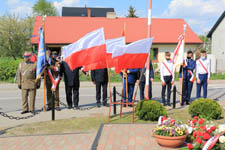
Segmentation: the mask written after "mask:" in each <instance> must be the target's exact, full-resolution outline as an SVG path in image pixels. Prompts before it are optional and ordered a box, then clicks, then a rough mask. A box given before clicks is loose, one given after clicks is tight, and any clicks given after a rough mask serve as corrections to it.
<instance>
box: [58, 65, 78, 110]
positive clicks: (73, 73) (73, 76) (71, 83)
mask: <svg viewBox="0 0 225 150" xmlns="http://www.w3.org/2000/svg"><path fill="white" fill-rule="evenodd" d="M60 66H61V67H60V76H61V77H62V76H63V75H64V82H65V91H66V101H67V105H68V108H69V109H71V108H72V107H73V105H74V109H79V88H80V79H79V70H80V69H81V67H78V68H75V69H74V70H71V69H70V67H69V66H68V64H67V63H66V62H64V61H62V62H61V65H60ZM72 95H73V103H72Z"/></svg>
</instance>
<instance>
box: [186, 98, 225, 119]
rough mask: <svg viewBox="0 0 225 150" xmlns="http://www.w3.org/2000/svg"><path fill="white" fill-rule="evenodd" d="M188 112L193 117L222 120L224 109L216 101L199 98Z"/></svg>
mask: <svg viewBox="0 0 225 150" xmlns="http://www.w3.org/2000/svg"><path fill="white" fill-rule="evenodd" d="M188 112H189V114H190V115H191V116H192V117H193V116H199V117H203V118H206V119H209V120H210V119H220V118H221V116H222V112H223V109H222V108H221V106H220V105H219V104H218V103H217V102H216V101H215V100H212V99H204V98H199V99H198V100H195V101H194V102H193V103H192V104H191V105H190V106H189V108H188Z"/></svg>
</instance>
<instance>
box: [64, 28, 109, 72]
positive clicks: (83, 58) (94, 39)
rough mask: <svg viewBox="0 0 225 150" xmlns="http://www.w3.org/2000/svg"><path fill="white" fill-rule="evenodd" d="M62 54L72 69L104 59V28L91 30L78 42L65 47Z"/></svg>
mask: <svg viewBox="0 0 225 150" xmlns="http://www.w3.org/2000/svg"><path fill="white" fill-rule="evenodd" d="M62 56H63V59H64V61H65V62H66V63H67V64H68V65H69V67H70V69H71V70H74V69H75V68H77V67H81V66H85V65H89V64H92V63H97V62H101V61H104V60H105V58H106V44H105V36H104V29H103V28H100V29H97V30H95V31H93V32H90V33H88V34H86V35H85V36H84V37H82V38H81V39H79V40H78V41H77V42H75V43H72V44H70V45H68V46H65V47H63V52H62Z"/></svg>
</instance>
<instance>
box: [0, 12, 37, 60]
mask: <svg viewBox="0 0 225 150" xmlns="http://www.w3.org/2000/svg"><path fill="white" fill-rule="evenodd" d="M33 23H34V18H33V17H27V18H25V19H20V18H19V17H18V16H16V15H9V14H7V15H4V16H2V17H0V56H4V57H13V58H14V59H15V60H16V57H22V56H23V53H24V51H31V46H30V36H31V35H32V30H33Z"/></svg>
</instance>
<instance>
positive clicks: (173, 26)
mask: <svg viewBox="0 0 225 150" xmlns="http://www.w3.org/2000/svg"><path fill="white" fill-rule="evenodd" d="M124 24H125V25H126V30H125V37H126V43H131V42H134V41H137V40H140V39H144V38H146V37H147V18H113V19H112V18H107V17H55V16H54V17H46V19H45V43H46V46H47V48H48V49H50V50H57V51H60V49H61V48H62V46H64V45H68V44H70V43H73V42H75V41H77V40H78V39H80V38H81V37H82V36H84V35H85V34H87V33H89V32H91V31H93V30H95V29H98V28H100V27H104V31H105V38H106V39H111V38H117V37H121V36H122V34H123V30H124ZM184 24H187V23H186V22H185V21H184V19H159V18H153V19H152V30H151V33H152V37H154V41H153V46H152V48H153V50H152V56H151V57H152V59H153V61H155V62H158V61H161V59H162V57H161V55H162V54H164V52H165V51H171V52H173V51H174V49H175V48H176V46H177V43H178V37H179V36H180V35H181V34H182V33H183V28H184V27H183V25H184ZM41 25H43V22H42V17H40V16H37V17H36V18H35V23H34V29H33V35H37V34H38V31H39V28H40V26H41ZM38 39H39V36H36V37H33V38H32V39H31V43H32V45H34V46H35V47H37V45H38ZM185 41H186V46H185V50H186V51H188V50H193V51H194V50H195V49H196V48H197V47H198V46H199V45H200V44H201V43H202V41H201V40H200V39H199V37H198V36H197V35H196V34H195V33H194V32H193V30H192V29H191V28H190V27H189V25H187V31H186V38H185Z"/></svg>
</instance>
